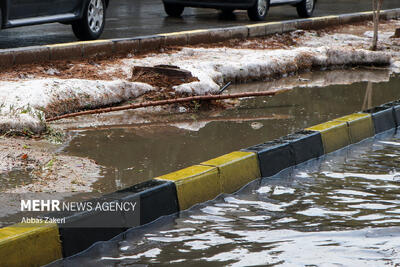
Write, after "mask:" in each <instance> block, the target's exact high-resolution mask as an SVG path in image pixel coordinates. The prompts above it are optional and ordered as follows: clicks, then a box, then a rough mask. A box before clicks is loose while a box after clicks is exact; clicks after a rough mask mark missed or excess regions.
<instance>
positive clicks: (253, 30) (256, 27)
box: [246, 23, 266, 37]
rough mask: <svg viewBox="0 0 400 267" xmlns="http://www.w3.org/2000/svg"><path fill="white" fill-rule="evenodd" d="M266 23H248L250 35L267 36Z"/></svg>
mask: <svg viewBox="0 0 400 267" xmlns="http://www.w3.org/2000/svg"><path fill="white" fill-rule="evenodd" d="M265 24H266V23H258V24H251V25H246V27H247V28H248V31H249V37H259V36H265Z"/></svg>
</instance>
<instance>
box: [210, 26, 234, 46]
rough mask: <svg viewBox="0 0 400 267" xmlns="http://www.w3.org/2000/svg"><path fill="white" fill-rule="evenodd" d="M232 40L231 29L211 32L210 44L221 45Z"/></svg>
mask: <svg viewBox="0 0 400 267" xmlns="http://www.w3.org/2000/svg"><path fill="white" fill-rule="evenodd" d="M230 38H231V32H230V31H229V29H222V30H211V31H210V42H211V43H219V42H223V41H226V40H229V39H230Z"/></svg>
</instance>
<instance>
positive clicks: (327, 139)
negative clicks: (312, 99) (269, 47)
mask: <svg viewBox="0 0 400 267" xmlns="http://www.w3.org/2000/svg"><path fill="white" fill-rule="evenodd" d="M306 130H309V131H317V132H320V133H321V137H322V143H323V145H324V152H325V154H327V153H330V152H333V151H335V150H338V149H340V148H342V147H345V146H348V145H349V144H350V137H349V130H348V127H347V123H345V122H339V121H328V122H326V123H322V124H318V125H315V126H312V127H310V128H307V129H306Z"/></svg>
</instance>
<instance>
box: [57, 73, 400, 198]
mask: <svg viewBox="0 0 400 267" xmlns="http://www.w3.org/2000/svg"><path fill="white" fill-rule="evenodd" d="M360 77H361V78H360ZM357 79H361V80H365V79H370V80H374V79H375V80H376V81H377V83H374V84H373V86H372V87H369V86H368V83H367V82H359V81H358V80H357ZM299 80H301V81H300V82H299ZM347 80H348V81H347ZM355 81H357V82H355ZM340 82H342V84H337V83H340ZM299 83H300V86H296V87H295V88H293V89H292V90H290V91H288V92H285V93H283V94H279V95H277V96H273V97H257V98H245V99H242V100H241V101H240V102H239V106H237V107H235V108H233V109H227V110H213V111H202V112H194V113H186V112H185V113H179V112H176V113H172V114H171V112H169V111H168V112H159V113H156V114H153V113H150V114H148V115H147V116H145V117H144V118H142V119H143V120H144V121H145V123H141V124H140V123H139V124H138V123H137V121H138V118H137V116H138V114H140V113H139V111H138V110H131V111H125V112H121V113H110V114H105V115H102V116H100V117H96V116H95V117H94V119H93V118H90V117H87V116H85V117H82V119H81V120H79V121H78V122H75V123H74V125H87V124H88V121H90V120H92V121H94V122H96V120H100V119H102V118H104V120H105V123H111V125H104V126H101V127H87V128H83V129H78V131H76V130H73V131H72V132H73V133H74V134H75V136H74V138H73V139H72V140H71V142H69V144H68V146H66V147H65V148H64V152H66V153H67V154H69V155H73V156H80V157H89V158H91V159H93V160H95V161H96V162H97V163H98V164H100V165H102V166H103V167H104V168H103V169H102V173H101V175H102V176H103V177H104V178H100V179H99V180H98V182H96V183H95V184H94V190H96V191H100V192H113V191H115V190H118V189H121V188H125V187H128V186H131V185H133V184H137V183H140V182H143V181H146V180H149V179H152V178H154V177H157V176H160V175H163V174H166V173H169V172H172V171H176V170H178V169H182V168H185V167H188V166H191V165H193V164H198V163H199V162H202V161H205V160H209V159H210V158H214V157H217V156H220V155H222V154H225V153H229V152H232V151H234V150H238V149H242V148H245V147H249V146H252V145H255V144H259V143H263V142H266V141H269V140H272V139H275V138H278V137H280V136H284V135H287V134H289V133H293V132H295V131H297V130H299V129H303V128H306V127H309V126H312V125H315V124H318V123H321V122H325V121H328V120H330V119H334V118H338V117H340V116H343V115H347V114H351V113H353V112H358V111H360V110H363V109H367V108H369V107H373V106H377V105H381V104H383V103H385V102H389V101H393V100H396V99H400V77H397V76H394V77H391V78H390V80H389V74H388V72H387V71H365V70H362V71H361V70H358V71H349V70H341V71H333V72H317V73H314V72H313V73H306V74H302V76H294V77H288V78H286V79H281V80H279V81H272V82H258V83H252V84H242V85H237V86H232V87H230V88H229V89H228V92H229V93H237V92H246V91H263V90H275V89H279V88H291V87H293V84H299ZM114 114H115V115H114ZM64 127H67V128H68V124H64Z"/></svg>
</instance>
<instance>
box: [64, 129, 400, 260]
mask: <svg viewBox="0 0 400 267" xmlns="http://www.w3.org/2000/svg"><path fill="white" fill-rule="evenodd" d="M399 158H400V134H399V133H396V132H395V131H390V132H386V133H384V134H383V135H378V136H376V137H375V138H369V139H367V140H364V141H363V142H361V143H359V144H355V145H352V146H350V147H347V148H344V149H342V150H339V151H337V152H334V153H331V154H328V155H326V156H324V157H322V158H320V159H318V160H311V161H308V162H306V163H304V164H302V165H298V166H296V167H294V168H290V169H286V170H284V171H282V172H281V173H279V174H277V175H275V176H273V177H271V178H262V179H259V180H256V181H254V182H252V183H251V184H249V185H248V186H246V187H245V188H243V189H242V190H241V191H240V192H239V193H236V194H233V195H222V196H219V197H218V198H217V199H215V200H212V201H209V202H206V203H203V204H200V205H197V206H195V207H194V208H192V209H190V210H187V211H184V212H181V213H180V214H179V215H174V216H169V217H166V218H162V219H160V220H158V221H156V222H155V223H152V224H149V225H146V226H144V227H141V228H138V229H132V230H130V231H128V232H126V233H125V234H122V235H120V236H118V237H116V238H114V240H113V241H109V242H102V243H99V244H97V245H95V246H94V247H92V248H91V249H90V250H88V251H86V252H85V253H83V254H81V255H78V256H75V257H72V258H69V259H66V260H64V262H63V263H64V265H63V266H77V265H80V266H148V265H157V266H164V265H169V264H173V265H174V266H221V265H223V266H226V265H229V266H250V265H262V266H274V265H280V266H398V265H399V264H400V200H399V196H400V169H399V162H400V160H399Z"/></svg>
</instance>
